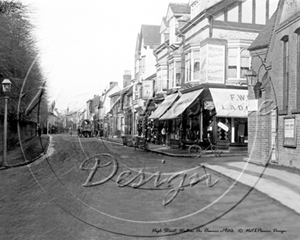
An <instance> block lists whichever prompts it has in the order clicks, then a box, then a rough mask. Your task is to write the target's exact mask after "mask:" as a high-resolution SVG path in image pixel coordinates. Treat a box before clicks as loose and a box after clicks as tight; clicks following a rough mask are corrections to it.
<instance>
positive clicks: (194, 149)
mask: <svg viewBox="0 0 300 240" xmlns="http://www.w3.org/2000/svg"><path fill="white" fill-rule="evenodd" d="M204 140H208V142H209V145H208V146H207V147H206V148H205V149H204V150H203V149H202V148H201V147H200V146H199V145H198V144H193V145H191V146H190V147H189V150H188V151H189V154H190V156H191V157H193V158H200V157H201V156H202V154H205V153H206V151H207V149H209V148H210V149H211V151H212V152H213V154H214V155H215V156H216V157H221V151H220V150H219V149H218V147H217V145H215V144H213V143H212V142H211V140H210V139H209V138H206V139H204Z"/></svg>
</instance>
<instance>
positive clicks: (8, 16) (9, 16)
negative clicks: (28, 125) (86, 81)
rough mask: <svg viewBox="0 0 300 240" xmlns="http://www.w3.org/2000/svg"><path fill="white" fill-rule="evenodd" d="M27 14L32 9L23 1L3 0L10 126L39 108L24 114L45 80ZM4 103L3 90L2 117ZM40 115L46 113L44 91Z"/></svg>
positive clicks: (0, 29) (0, 39) (1, 52)
mask: <svg viewBox="0 0 300 240" xmlns="http://www.w3.org/2000/svg"><path fill="white" fill-rule="evenodd" d="M28 13H29V8H28V7H27V6H25V5H23V4H22V3H19V2H15V1H7V0H0V73H1V74H2V75H3V78H8V79H10V80H11V82H12V92H11V93H10V101H9V106H8V121H9V123H10V125H11V127H12V125H15V124H13V123H16V122H17V121H19V122H20V121H21V122H26V121H30V120H32V116H33V115H34V114H36V113H37V109H34V110H33V111H32V112H31V114H25V110H26V109H27V108H28V105H29V104H30V103H31V101H32V99H33V98H34V97H35V96H36V94H37V93H38V91H39V90H40V88H41V87H42V85H43V83H44V82H45V79H44V77H43V74H42V70H41V67H40V63H39V58H38V50H37V47H36V42H35V39H34V38H33V35H32V29H33V25H32V24H31V23H30V21H29V17H28ZM3 78H2V79H0V81H1V82H2V80H3ZM3 106H4V103H3V92H2V91H0V117H1V119H3V117H2V116H3ZM40 114H41V115H47V96H46V92H45V91H44V94H43V95H42V99H41V101H40Z"/></svg>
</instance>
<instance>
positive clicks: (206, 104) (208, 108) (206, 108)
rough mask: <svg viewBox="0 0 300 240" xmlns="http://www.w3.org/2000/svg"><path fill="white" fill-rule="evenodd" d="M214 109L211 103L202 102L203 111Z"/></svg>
mask: <svg viewBox="0 0 300 240" xmlns="http://www.w3.org/2000/svg"><path fill="white" fill-rule="evenodd" d="M214 108H215V104H214V102H213V101H205V102H204V109H205V110H213V109H214Z"/></svg>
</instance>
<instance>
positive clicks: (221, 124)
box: [218, 122, 229, 132]
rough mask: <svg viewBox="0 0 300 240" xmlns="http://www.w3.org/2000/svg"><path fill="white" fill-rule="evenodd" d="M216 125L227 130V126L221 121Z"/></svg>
mask: <svg viewBox="0 0 300 240" xmlns="http://www.w3.org/2000/svg"><path fill="white" fill-rule="evenodd" d="M218 127H220V128H222V129H223V130H224V131H225V132H228V130H229V127H228V126H227V125H225V124H224V123H222V122H218Z"/></svg>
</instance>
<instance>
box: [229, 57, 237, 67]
mask: <svg viewBox="0 0 300 240" xmlns="http://www.w3.org/2000/svg"><path fill="white" fill-rule="evenodd" d="M236 65H237V57H236V56H235V57H228V66H236Z"/></svg>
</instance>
